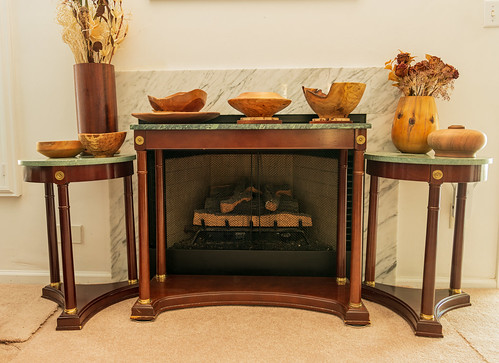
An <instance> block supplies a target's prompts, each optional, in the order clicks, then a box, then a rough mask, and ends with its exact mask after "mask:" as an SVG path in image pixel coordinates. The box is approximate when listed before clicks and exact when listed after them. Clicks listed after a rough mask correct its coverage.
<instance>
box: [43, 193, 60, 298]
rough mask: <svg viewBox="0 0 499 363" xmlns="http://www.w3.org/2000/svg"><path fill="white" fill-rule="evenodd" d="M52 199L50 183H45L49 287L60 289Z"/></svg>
mask: <svg viewBox="0 0 499 363" xmlns="http://www.w3.org/2000/svg"><path fill="white" fill-rule="evenodd" d="M54 199H55V198H54V187H53V185H52V183H45V215H46V217H47V240H48V247H49V248H48V249H49V269H50V286H52V287H54V288H56V289H59V288H60V287H61V277H60V273H59V254H58V252H57V232H56V228H57V227H56V222H55V202H54Z"/></svg>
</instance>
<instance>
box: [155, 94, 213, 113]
mask: <svg viewBox="0 0 499 363" xmlns="http://www.w3.org/2000/svg"><path fill="white" fill-rule="evenodd" d="M207 96H208V95H207V94H206V92H205V91H203V90H201V89H194V90H192V91H189V92H177V93H175V94H173V95H170V96H167V97H164V98H156V97H153V96H147V97H148V98H149V103H150V104H151V106H152V108H153V109H154V111H171V112H198V111H200V110H201V109H202V108H203V107H204V105H205V104H206V98H207Z"/></svg>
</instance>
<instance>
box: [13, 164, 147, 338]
mask: <svg viewBox="0 0 499 363" xmlns="http://www.w3.org/2000/svg"><path fill="white" fill-rule="evenodd" d="M133 160H135V155H123V156H115V157H109V158H93V157H77V158H61V159H50V158H49V159H44V160H20V161H19V165H22V166H24V180H25V181H27V182H33V183H43V184H44V185H45V208H46V211H45V212H46V218H47V236H48V250H49V266H50V284H49V285H47V286H45V287H44V288H43V290H42V296H43V297H44V298H47V299H50V300H52V301H55V302H56V303H58V304H59V305H60V306H61V307H63V308H64V311H63V312H62V313H61V315H60V316H59V318H58V319H57V330H76V329H81V328H82V326H83V325H84V324H85V323H86V321H87V320H88V319H89V318H90V317H91V316H93V315H94V314H96V313H97V312H98V311H100V310H102V309H104V308H106V307H108V306H110V305H112V304H114V303H116V302H118V301H121V300H124V299H128V298H131V297H135V296H137V295H138V280H137V262H136V252H135V227H134V216H133V195H132V175H133ZM115 178H123V183H124V194H125V224H126V231H125V232H126V240H127V260H128V281H124V282H117V283H107V284H81V285H80V284H78V285H76V284H75V275H74V265H73V246H72V239H71V220H70V213H69V183H74V182H86V181H95V180H107V179H115ZM53 184H55V185H57V192H58V204H59V222H60V232H61V253H62V275H63V283H61V281H60V273H59V258H58V248H57V237H56V218H55V203H54V199H55V198H54V190H53Z"/></svg>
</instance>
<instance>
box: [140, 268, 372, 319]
mask: <svg viewBox="0 0 499 363" xmlns="http://www.w3.org/2000/svg"><path fill="white" fill-rule="evenodd" d="M349 293H350V285H349V284H348V283H347V284H346V285H338V284H337V283H336V279H335V278H332V277H288V276H203V275H168V276H167V277H166V279H165V281H164V282H158V281H157V280H156V279H155V278H153V279H152V280H151V302H150V303H149V304H142V303H140V302H139V301H137V302H136V303H135V305H134V306H133V307H132V315H131V319H134V320H153V319H155V318H156V316H157V315H158V314H159V313H161V312H162V311H166V310H174V309H182V308H192V307H201V306H217V305H256V306H276V307H289V308H298V309H307V310H313V311H319V312H324V313H330V314H334V315H337V316H339V317H340V318H342V319H343V320H344V322H345V323H346V324H349V325H368V324H369V323H370V321H369V313H368V311H367V309H366V308H365V306H364V305H362V306H361V307H359V308H350V307H349V305H348V302H349Z"/></svg>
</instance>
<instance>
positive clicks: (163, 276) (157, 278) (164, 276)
mask: <svg viewBox="0 0 499 363" xmlns="http://www.w3.org/2000/svg"><path fill="white" fill-rule="evenodd" d="M165 280H166V275H156V281H158V282H165Z"/></svg>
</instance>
